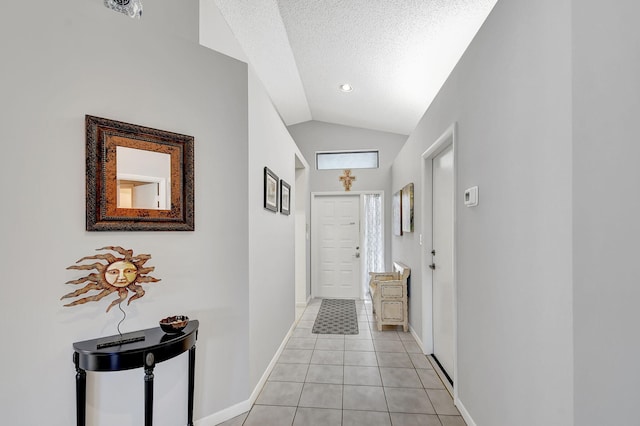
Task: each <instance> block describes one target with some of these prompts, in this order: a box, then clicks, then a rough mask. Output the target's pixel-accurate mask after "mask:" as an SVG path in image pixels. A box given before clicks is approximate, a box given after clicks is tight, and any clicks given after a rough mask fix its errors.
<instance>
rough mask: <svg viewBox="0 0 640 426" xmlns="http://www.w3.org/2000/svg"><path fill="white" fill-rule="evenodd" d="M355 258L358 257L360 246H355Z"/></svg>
mask: <svg viewBox="0 0 640 426" xmlns="http://www.w3.org/2000/svg"><path fill="white" fill-rule="evenodd" d="M355 256H356V259H360V246H358V247H356V254H355Z"/></svg>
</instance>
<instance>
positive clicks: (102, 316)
mask: <svg viewBox="0 0 640 426" xmlns="http://www.w3.org/2000/svg"><path fill="white" fill-rule="evenodd" d="M35 7H36V5H34V3H28V2H12V3H10V4H7V5H5V7H4V9H3V13H2V16H1V17H0V21H1V22H0V35H1V36H2V37H1V40H2V41H0V46H1V48H0V51H2V56H3V58H2V61H3V66H2V71H1V73H2V78H1V79H0V93H1V96H0V108H1V112H2V114H1V115H2V117H3V118H2V126H0V141H2V144H3V150H4V154H3V155H2V156H0V164H1V167H0V177H1V178H2V179H1V182H0V192H1V193H2V194H3V200H4V203H3V213H2V221H0V234H1V235H2V238H1V239H0V249H1V253H2V257H1V258H0V259H1V260H0V264H1V269H2V270H3V271H4V276H3V283H4V284H3V285H2V286H0V288H1V289H0V318H1V319H2V322H3V324H5V328H4V331H3V336H4V339H5V341H4V342H5V343H3V344H2V348H3V350H2V351H1V352H0V369H1V370H0V371H1V373H2V380H1V381H0V382H1V384H0V407H1V409H0V411H1V412H2V414H1V417H2V420H1V421H0V422H1V423H3V424H21V425H45V424H46V425H53V426H68V425H70V424H75V383H74V378H75V371H74V368H73V364H72V358H71V355H72V347H71V345H72V343H73V342H74V341H79V340H84V339H89V338H93V337H99V336H104V335H110V334H115V332H116V324H117V322H118V321H119V320H120V312H119V311H118V309H112V310H111V311H110V312H109V313H108V314H106V313H105V309H106V306H107V305H108V303H109V302H110V301H111V297H108V298H106V299H103V301H101V302H93V303H88V304H86V305H82V306H78V307H72V308H66V307H63V306H62V305H63V302H61V301H60V297H61V296H62V295H63V294H65V293H67V292H69V291H70V287H69V285H65V284H64V283H65V282H66V281H68V280H71V279H74V278H78V277H79V274H78V273H77V271H75V272H74V271H69V270H66V269H65V268H66V267H67V266H69V265H71V264H73V263H74V262H75V261H76V260H77V259H79V258H81V257H83V256H85V255H90V254H92V253H95V249H97V248H99V247H103V246H107V245H121V246H123V247H125V248H131V249H133V250H134V251H135V252H136V253H150V254H151V255H152V259H151V260H150V261H149V262H148V264H149V265H151V266H155V267H156V270H155V271H154V273H153V274H152V275H153V276H155V277H157V278H160V279H162V281H160V282H159V283H157V284H148V285H144V287H145V289H146V290H147V294H146V295H145V296H144V297H143V298H142V299H139V300H136V301H134V302H133V303H132V304H131V305H130V306H129V307H125V309H126V310H127V312H128V317H127V320H126V321H125V323H124V324H123V327H122V328H123V331H131V330H135V329H140V328H147V327H154V326H156V325H157V321H158V320H159V319H160V318H162V317H164V316H167V315H171V314H178V313H182V314H186V315H188V316H190V317H192V318H197V319H198V320H200V333H199V339H198V343H197V348H198V350H197V356H196V363H197V366H196V377H197V378H196V399H195V418H196V419H198V418H202V417H204V416H207V415H209V414H211V413H214V412H217V411H219V410H221V409H223V408H226V407H228V406H230V405H232V404H234V403H236V402H238V401H240V400H244V399H246V398H247V395H248V394H249V392H250V389H249V371H248V368H247V366H248V365H249V338H248V336H249V320H248V310H249V304H248V302H247V300H248V297H249V273H248V269H247V266H246V265H247V263H248V262H249V258H248V254H249V248H248V242H249V234H248V229H247V223H248V219H249V213H248V211H249V210H250V208H251V207H250V206H249V205H248V198H247V188H248V167H247V164H248V163H247V158H248V138H247V128H248V124H247V123H248V121H247V114H248V107H247V66H246V65H245V64H243V63H240V62H238V61H236V60H233V59H230V58H228V57H225V56H223V55H220V54H217V53H214V52H212V51H209V50H208V49H205V48H203V47H201V46H198V45H197V44H196V43H195V42H193V41H192V40H191V39H192V38H197V24H196V25H195V26H189V27H188V28H187V27H185V26H183V24H180V23H179V22H182V21H181V20H178V21H174V19H173V17H174V16H187V15H188V16H189V19H186V18H185V19H186V21H185V22H193V21H194V20H195V22H196V23H197V4H194V3H189V2H179V3H176V2H172V1H161V2H146V3H145V16H144V17H143V19H142V20H141V21H137V20H132V19H130V18H128V17H126V16H124V15H121V14H117V13H115V12H113V11H110V10H108V9H106V8H105V7H104V6H103V2H102V0H90V1H87V0H70V1H67V2H44V1H43V2H37V12H36V11H35ZM156 8H163V10H164V11H165V12H166V15H163V16H164V18H162V19H165V18H166V21H153V19H154V18H153V17H154V9H156ZM173 9H176V10H175V12H176V13H175V14H174V13H171V11H172V10H173ZM177 9H180V10H177ZM187 12H188V13H187ZM182 13H187V15H182ZM184 25H187V24H184ZM189 25H191V24H189ZM165 28H166V29H170V30H168V31H169V33H166V34H165V33H164V32H162V31H161V30H164V29H165ZM192 31H195V36H194V37H190V36H189V37H187V36H184V37H183V34H191V32H192ZM177 33H180V34H177ZM176 34H177V36H176ZM85 114H92V115H97V116H102V117H106V118H112V119H116V120H121V121H126V122H130V123H135V124H139V125H144V126H149V127H154V128H159V129H163V130H169V131H173V132H178V133H184V134H189V135H193V136H194V137H195V191H196V194H195V202H196V204H195V207H196V210H195V218H196V224H195V226H196V230H195V232H86V231H85V158H84V156H85V137H84V116H85ZM9 324H11V325H9ZM9 342H10V343H9ZM186 371H187V359H186V356H184V355H182V356H180V357H178V358H176V359H174V360H171V361H167V362H166V363H162V364H160V365H158V367H157V369H156V388H155V407H156V409H155V413H156V417H155V420H156V421H155V423H154V424H156V425H166V426H175V425H176V424H181V423H182V424H183V423H184V422H185V420H184V419H185V415H186ZM143 375H144V373H143V372H142V370H132V371H126V372H121V373H109V374H107V373H101V374H91V373H90V374H89V377H88V404H87V409H88V424H92V425H108V426H112V425H114V424H118V425H123V426H125V425H139V424H141V423H142V422H143V420H142V418H143Z"/></svg>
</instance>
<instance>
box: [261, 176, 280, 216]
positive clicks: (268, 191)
mask: <svg viewBox="0 0 640 426" xmlns="http://www.w3.org/2000/svg"><path fill="white" fill-rule="evenodd" d="M264 208H265V209H266V210H269V211H272V212H274V213H277V212H278V175H276V174H275V173H273V172H272V171H271V170H270V169H269V168H268V167H265V168H264Z"/></svg>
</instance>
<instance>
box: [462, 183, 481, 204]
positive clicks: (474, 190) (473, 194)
mask: <svg viewBox="0 0 640 426" xmlns="http://www.w3.org/2000/svg"><path fill="white" fill-rule="evenodd" d="M464 205H465V206H467V207H475V206H477V205H478V187H477V186H472V187H471V188H469V189H467V190H465V191H464Z"/></svg>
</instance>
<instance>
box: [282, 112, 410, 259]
mask: <svg viewBox="0 0 640 426" xmlns="http://www.w3.org/2000/svg"><path fill="white" fill-rule="evenodd" d="M288 129H289V132H290V133H291V136H293V139H294V140H295V142H296V144H297V145H298V147H299V148H300V151H301V152H302V154H303V155H304V158H305V159H306V160H307V162H308V163H309V164H310V165H311V170H310V173H309V188H310V190H311V192H330V191H344V186H343V185H342V182H341V181H340V179H339V177H340V176H342V175H343V173H344V171H343V170H316V169H315V153H316V151H344V150H364V149H377V150H379V151H380V157H379V161H380V167H379V168H378V169H354V170H352V175H353V176H356V180H355V181H353V184H352V186H351V190H352V191H384V200H385V201H384V202H385V206H384V215H385V218H390V217H391V199H392V194H393V192H392V191H391V190H392V187H391V164H392V162H393V159H394V158H395V157H396V155H397V154H398V152H399V151H400V149H401V148H402V145H403V144H404V142H405V141H406V139H407V137H406V136H404V135H398V134H395V133H387V132H379V131H376V130H369V129H361V128H357V127H349V126H342V125H339V124H331V123H324V122H321V121H308V122H306V123H301V124H295V125H293V126H289V128H288ZM396 190H397V189H396ZM391 238H392V229H391V226H390V225H387V226H386V227H385V265H386V267H387V268H391V262H392V260H397V259H391Z"/></svg>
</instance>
